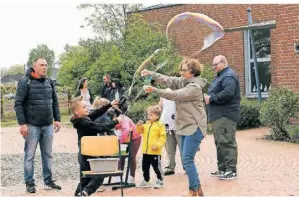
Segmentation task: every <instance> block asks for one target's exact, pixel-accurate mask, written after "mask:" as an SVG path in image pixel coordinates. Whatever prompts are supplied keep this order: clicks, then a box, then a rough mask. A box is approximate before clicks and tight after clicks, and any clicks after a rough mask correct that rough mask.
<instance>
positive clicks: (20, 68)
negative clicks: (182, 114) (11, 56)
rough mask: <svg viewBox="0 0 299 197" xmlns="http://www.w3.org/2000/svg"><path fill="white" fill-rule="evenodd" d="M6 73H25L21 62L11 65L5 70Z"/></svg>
mask: <svg viewBox="0 0 299 197" xmlns="http://www.w3.org/2000/svg"><path fill="white" fill-rule="evenodd" d="M6 73H7V74H8V75H16V74H25V73H24V65H21V64H15V65H12V66H11V67H10V68H9V69H8V70H7V71H6Z"/></svg>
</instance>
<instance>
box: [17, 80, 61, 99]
mask: <svg viewBox="0 0 299 197" xmlns="http://www.w3.org/2000/svg"><path fill="white" fill-rule="evenodd" d="M23 78H26V83H27V85H28V91H27V95H26V97H27V96H28V94H29V91H30V85H31V79H30V78H29V77H28V76H24V77H23ZM46 80H47V81H48V82H49V83H50V85H51V87H52V91H54V90H55V89H54V83H53V81H52V79H50V78H49V77H47V78H46Z"/></svg>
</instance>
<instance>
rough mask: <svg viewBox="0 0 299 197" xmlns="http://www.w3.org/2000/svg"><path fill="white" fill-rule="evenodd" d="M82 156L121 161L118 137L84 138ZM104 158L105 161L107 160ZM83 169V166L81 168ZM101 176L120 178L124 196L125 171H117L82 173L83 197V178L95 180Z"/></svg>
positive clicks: (82, 139)
mask: <svg viewBox="0 0 299 197" xmlns="http://www.w3.org/2000/svg"><path fill="white" fill-rule="evenodd" d="M81 154H82V155H86V156H94V157H100V156H104V157H105V158H115V157H116V156H115V155H117V157H118V158H119V159H120V156H121V150H120V143H119V140H118V137H117V136H84V137H82V138H81ZM105 158H103V159H105ZM80 169H81V166H80ZM95 176H100V177H102V178H105V177H111V176H120V187H121V196H123V171H120V170H115V171H111V172H92V171H81V173H80V194H81V195H82V190H83V188H82V178H94V177H95Z"/></svg>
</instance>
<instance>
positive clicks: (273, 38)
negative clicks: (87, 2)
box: [139, 4, 299, 97]
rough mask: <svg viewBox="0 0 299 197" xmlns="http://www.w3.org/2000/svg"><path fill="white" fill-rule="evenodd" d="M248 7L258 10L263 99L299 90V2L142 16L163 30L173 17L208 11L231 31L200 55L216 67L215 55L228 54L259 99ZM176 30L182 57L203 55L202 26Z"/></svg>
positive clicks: (170, 8)
mask: <svg viewBox="0 0 299 197" xmlns="http://www.w3.org/2000/svg"><path fill="white" fill-rule="evenodd" d="M248 7H251V9H252V18H253V22H254V31H253V34H254V38H255V47H256V52H257V57H258V58H257V62H258V68H259V75H260V83H261V85H260V88H261V91H262V96H263V97H267V95H268V90H269V89H271V87H277V86H282V87H286V88H289V89H291V90H293V91H295V92H299V4H293V5H271V4H268V5H265V4H260V5H240V4H239V5H238V4H236V5H232V4H230V5H221V4H218V5H217V4H215V5H212V4H176V5H164V6H154V7H149V8H145V9H143V10H141V11H139V14H142V15H143V16H144V17H145V19H146V20H147V21H149V22H158V23H159V24H160V25H161V29H162V30H163V31H165V30H166V26H167V24H168V22H169V21H170V19H171V18H172V17H173V16H175V15H177V14H179V13H182V12H197V13H202V14H205V15H207V16H209V17H211V18H213V19H214V20H216V21H217V22H219V23H220V24H221V25H222V26H223V28H224V29H225V35H224V37H223V38H222V39H220V40H218V41H217V42H216V43H214V45H212V46H211V47H209V48H208V49H206V50H205V51H203V52H201V53H200V54H199V55H198V56H196V57H197V58H198V59H199V60H200V61H201V62H202V63H211V62H212V60H213V57H214V56H216V55H218V54H223V55H225V56H226V57H227V58H228V61H229V64H230V65H231V66H232V67H233V68H234V69H235V70H236V71H237V73H238V75H239V77H240V81H241V86H242V92H243V94H244V95H246V96H247V97H256V96H257V93H256V87H255V77H254V70H253V66H254V65H253V58H252V55H251V50H250V40H249V36H248V35H249V32H248V28H247V27H248V18H247V8H248ZM171 28H172V29H171V31H169V33H170V34H169V35H170V37H171V39H173V40H174V41H175V47H176V48H177V50H178V51H179V53H180V54H181V55H186V56H190V55H191V54H194V52H196V51H199V49H200V48H201V47H200V46H201V45H202V39H200V38H201V37H202V36H201V35H200V32H201V31H200V30H201V29H200V28H201V27H200V25H199V23H198V22H196V21H195V20H192V19H188V20H184V21H182V22H181V23H179V24H175V25H173V26H172V27H171Z"/></svg>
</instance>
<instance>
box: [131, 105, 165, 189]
mask: <svg viewBox="0 0 299 197" xmlns="http://www.w3.org/2000/svg"><path fill="white" fill-rule="evenodd" d="M160 115H161V109H160V107H159V106H158V105H155V106H150V107H149V108H148V109H147V116H148V121H147V122H146V123H145V124H143V122H142V121H139V122H138V123H137V125H136V131H137V132H138V133H140V134H143V137H142V153H143V157H142V171H143V178H144V180H143V182H142V183H141V184H140V185H139V187H151V183H150V166H152V167H153V169H154V171H155V173H156V174H157V178H158V180H157V181H156V184H155V186H154V187H155V188H156V189H158V188H161V187H163V172H162V167H161V154H162V148H163V147H164V145H165V141H166V129H165V125H164V124H163V123H162V122H160V121H159V119H160Z"/></svg>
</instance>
